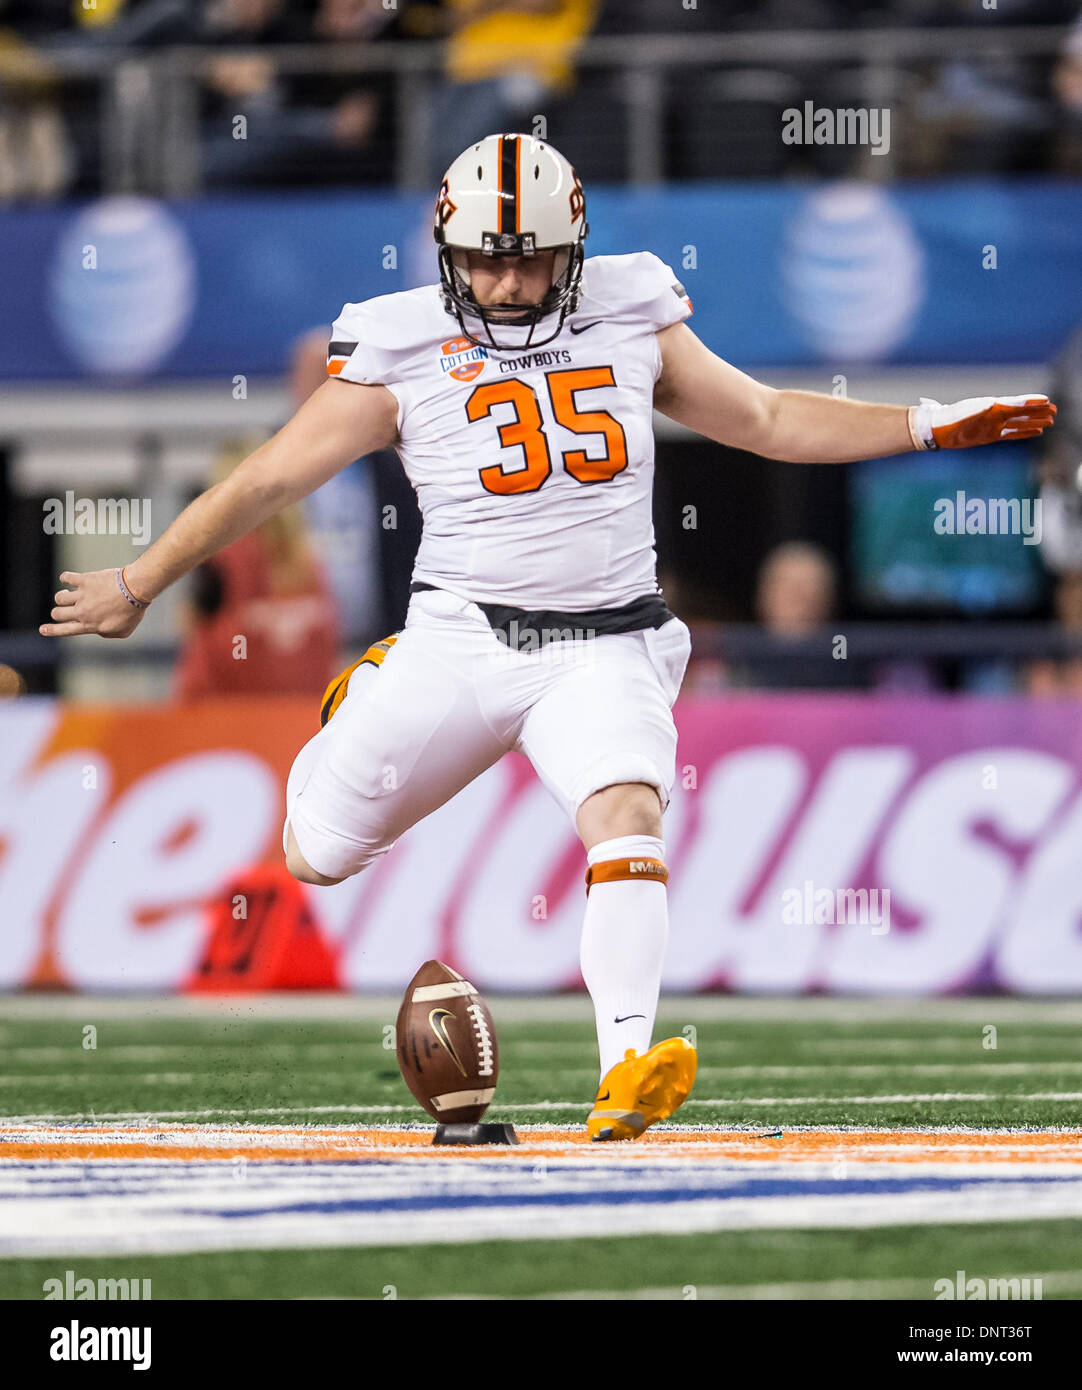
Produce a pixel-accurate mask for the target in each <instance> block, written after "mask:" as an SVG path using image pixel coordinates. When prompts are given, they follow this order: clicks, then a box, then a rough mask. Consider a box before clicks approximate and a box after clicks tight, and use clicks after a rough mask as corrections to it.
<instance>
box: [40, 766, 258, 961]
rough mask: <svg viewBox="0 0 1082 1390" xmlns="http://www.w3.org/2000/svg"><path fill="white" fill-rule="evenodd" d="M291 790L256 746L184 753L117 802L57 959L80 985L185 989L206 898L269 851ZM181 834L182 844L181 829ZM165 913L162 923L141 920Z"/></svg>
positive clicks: (81, 879)
mask: <svg viewBox="0 0 1082 1390" xmlns="http://www.w3.org/2000/svg"><path fill="white" fill-rule="evenodd" d="M280 805H281V788H280V787H279V786H278V782H277V779H276V778H275V777H274V775H273V774H272V772H271V770H270V768H269V767H267V765H266V764H265V763H264V762H263V761H262V759H260V758H256V757H253V756H252V754H250V753H242V752H238V751H236V750H230V751H228V752H222V753H199V754H195V755H194V756H192V757H186V758H178V759H177V760H176V761H175V762H171V763H167V764H166V765H165V766H164V767H160V768H156V769H155V770H154V771H153V772H151V773H148V774H147V775H146V776H145V777H143V778H141V779H140V780H139V781H138V782H136V784H135V785H134V786H133V787H132V788H130V790H128V791H126V792H125V793H124V795H123V796H122V797H121V798H120V800H119V802H118V803H117V804H116V806H115V807H113V809H112V811H111V812H110V815H109V817H108V820H107V822H106V823H105V824H104V825H103V827H102V830H101V833H100V834H99V835H98V837H97V839H96V840H95V841H94V844H93V845H92V847H91V849H90V852H89V854H88V855H87V858H86V861H85V863H84V864H83V865H82V868H81V869H80V872H79V875H78V878H77V880H76V881H75V883H74V884H73V885H72V889H71V892H70V893H69V894H68V896H67V898H66V900H65V902H64V907H63V910H62V911H61V914H60V918H59V920H58V923H57V937H56V950H57V959H58V961H59V963H60V965H61V968H62V969H63V971H64V974H65V976H66V977H67V978H68V979H69V980H70V981H71V983H72V984H73V985H75V987H76V988H78V989H92V988H94V987H95V986H98V987H100V986H101V984H102V983H103V982H105V983H108V984H112V985H114V986H122V987H123V988H125V989H169V988H175V987H176V986H177V985H178V984H179V983H180V982H181V980H182V979H183V978H184V977H185V976H186V975H187V974H188V972H189V971H190V970H191V969H192V968H193V967H194V965H195V961H196V955H197V953H198V951H199V948H200V947H201V945H202V942H203V930H204V917H205V914H204V913H203V911H202V910H201V907H200V906H199V900H200V899H201V898H203V897H205V896H206V895H208V894H209V893H211V892H212V891H213V890H214V889H216V888H220V887H221V884H222V880H223V878H224V877H225V876H226V875H227V874H229V873H230V872H232V871H233V870H234V869H236V868H238V867H240V866H242V865H244V864H246V863H249V862H250V861H251V860H252V859H254V858H257V857H258V856H259V855H260V854H262V852H263V849H264V846H265V845H266V844H267V840H268V837H269V836H270V835H271V833H272V831H273V827H274V824H275V823H276V822H277V820H278V816H279V809H280ZM178 835H179V836H180V837H181V838H180V843H176V844H174V843H173V842H172V841H173V837H177V836H178ZM148 911H149V912H152V913H155V914H157V913H161V914H163V915H162V916H161V917H160V918H157V919H156V920H155V925H154V930H153V931H148V930H147V928H146V926H145V925H141V923H140V915H141V914H143V913H145V912H148Z"/></svg>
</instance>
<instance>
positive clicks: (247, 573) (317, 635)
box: [177, 440, 339, 700]
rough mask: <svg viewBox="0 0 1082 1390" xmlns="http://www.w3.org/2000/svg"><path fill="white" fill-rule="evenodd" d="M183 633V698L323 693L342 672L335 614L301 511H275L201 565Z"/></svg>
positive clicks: (227, 462)
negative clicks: (185, 630)
mask: <svg viewBox="0 0 1082 1390" xmlns="http://www.w3.org/2000/svg"><path fill="white" fill-rule="evenodd" d="M256 442H258V441H256ZM253 447H254V445H253V442H252V441H250V440H248V441H241V442H238V443H237V444H236V445H234V446H232V447H230V448H227V449H225V450H224V451H223V452H222V454H221V455H220V456H219V457H218V459H217V461H216V463H215V465H214V469H213V472H212V477H211V482H212V483H219V482H221V481H222V480H223V479H225V478H226V477H228V476H229V474H230V473H231V472H232V471H233V469H234V468H235V467H236V466H237V464H239V463H240V462H241V461H242V460H243V459H244V458H246V457H247V455H248V454H249V453H250V452H251V450H252V448H253ZM187 625H188V628H189V631H188V634H187V637H186V639H185V641H184V645H183V650H182V653H181V659H180V666H179V669H178V671H177V694H178V696H179V698H180V699H185V700H191V699H197V698H199V697H201V696H208V695H235V694H245V695H253V694H258V695H292V694H308V695H315V696H319V695H322V693H323V691H324V689H325V687H326V686H327V684H328V682H329V681H330V679H331V677H332V676H333V675H334V673H335V671H336V670H337V668H338V656H339V651H338V615H337V612H336V608H335V604H334V601H333V598H332V597H331V593H330V590H329V588H328V585H327V583H326V581H325V580H324V578H323V574H322V572H321V569H320V565H319V563H318V561H317V560H316V557H315V555H314V553H313V551H312V548H311V546H310V544H309V541H308V536H307V531H306V528H305V524H304V514H303V512H302V511H301V510H300V508H298V507H290V508H288V509H287V510H286V511H284V512H279V513H278V514H277V515H276V516H273V517H271V518H270V519H269V520H268V521H265V522H264V523H263V525H262V526H260V527H258V528H257V529H256V530H255V531H252V532H251V533H250V534H249V535H247V536H244V537H243V538H242V539H241V540H239V541H235V542H234V543H233V544H232V545H230V546H227V547H226V549H225V550H222V551H220V552H219V553H218V554H217V555H215V556H214V557H213V559H211V560H208V561H206V562H205V563H204V564H202V565H200V566H199V568H198V569H197V570H196V571H195V572H194V574H193V576H192V585H191V598H190V601H189V609H188V615H187Z"/></svg>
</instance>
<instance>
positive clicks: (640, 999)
mask: <svg viewBox="0 0 1082 1390" xmlns="http://www.w3.org/2000/svg"><path fill="white" fill-rule="evenodd" d="M635 858H643V859H660V860H662V862H664V859H665V845H664V842H663V841H661V840H657V839H654V838H653V836H650V835H622V836H620V838H619V839H615V840H604V841H603V842H602V843H601V844H599V845H595V846H594V847H593V849H592V850H590V851H589V853H588V854H587V856H586V859H587V863H589V864H591V865H593V864H600V863H602V862H603V861H605V860H608V859H635ZM668 939H669V912H668V903H667V894H666V889H665V884H664V883H660V882H659V881H658V880H657V879H643V880H636V879H620V880H617V881H616V882H614V883H594V884H593V885H592V886H591V888H590V893H589V896H588V897H587V899H586V916H585V918H584V919H583V923H582V945H581V949H580V954H579V962H580V966H581V969H582V978H583V980H584V981H585V982H586V988H587V989H588V990H589V991H590V997H591V998H592V999H593V1001H594V1015H595V1018H596V1021H597V1046H598V1052H599V1054H600V1058H601V1075H602V1076H604V1075H605V1073H606V1072H607V1071H609V1069H610V1068H612V1067H614V1066H615V1065H616V1063H617V1062H622V1061H623V1060H624V1053H625V1052H626V1050H627V1049H628V1048H629V1047H633V1048H634V1049H635V1051H636V1052H637V1053H639V1055H640V1056H641V1055H642V1054H643V1053H644V1052H646V1051H647V1050H648V1049H649V1047H650V1038H651V1035H652V1034H653V1031H654V1015H655V1013H656V1012H657V998H658V992H659V990H660V988H661V969H662V966H663V964H664V961H665V947H666V944H667V942H668Z"/></svg>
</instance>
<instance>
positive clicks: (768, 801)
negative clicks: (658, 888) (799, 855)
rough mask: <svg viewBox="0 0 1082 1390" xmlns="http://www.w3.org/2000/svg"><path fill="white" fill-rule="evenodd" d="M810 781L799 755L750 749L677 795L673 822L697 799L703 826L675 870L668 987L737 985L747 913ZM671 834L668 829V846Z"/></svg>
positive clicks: (724, 761)
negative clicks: (683, 805) (682, 805)
mask: <svg viewBox="0 0 1082 1390" xmlns="http://www.w3.org/2000/svg"><path fill="white" fill-rule="evenodd" d="M807 781H808V772H807V766H806V764H805V761H804V759H803V758H802V757H801V756H800V755H799V754H798V753H797V752H796V751H795V749H792V748H778V747H773V746H767V747H762V748H747V749H741V750H740V751H739V752H737V753H730V754H729V755H728V756H727V757H725V758H721V759H719V760H718V762H716V763H715V764H714V766H713V767H712V768H711V769H710V771H709V773H708V774H704V780H703V781H702V783H701V784H700V787H699V790H698V791H695V792H686V793H685V792H682V793H680V794H679V796H674V798H673V803H672V807H670V810H669V811H667V812H666V814H665V819H666V821H668V818H669V815H670V814H671V811H672V808H673V807H675V806H676V805H677V802H678V801H686V800H687V799H688V798H689V797H691V796H694V797H695V798H696V805H697V807H698V812H699V825H698V828H697V831H696V833H695V836H694V838H693V839H691V840H690V842H689V845H688V848H687V852H686V853H685V854H684V855H683V856H682V857H681V859H680V860H679V862H676V861H673V862H670V865H669V867H670V869H671V870H672V872H671V873H670V875H669V922H670V930H669V949H668V954H667V955H666V959H665V983H666V985H667V987H668V988H669V989H697V988H700V987H701V986H702V985H703V984H705V983H710V984H718V983H726V984H728V983H729V982H730V975H731V971H732V970H733V966H734V959H735V958H736V956H737V954H738V952H739V951H740V949H741V947H742V933H744V931H745V927H744V921H745V919H744V918H742V917H741V916H740V912H741V910H742V908H743V906H744V903H745V901H746V899H747V897H748V895H749V894H750V893H751V892H752V890H753V888H754V887H755V884H756V880H757V878H758V877H759V876H760V875H761V873H762V867H763V865H764V863H766V862H767V861H768V856H769V855H770V853H771V851H772V849H773V847H774V846H775V845H776V844H777V843H778V841H779V839H780V837H781V836H782V834H783V833H784V831H785V827H786V825H787V824H788V823H789V820H790V817H791V816H792V815H793V813H794V812H795V810H796V808H797V805H798V804H799V801H800V798H801V796H802V795H803V792H804V789H805V787H806V785H807ZM667 836H668V830H667V828H666V848H667V847H668V839H667ZM719 904H731V905H732V906H731V910H728V911H723V910H719Z"/></svg>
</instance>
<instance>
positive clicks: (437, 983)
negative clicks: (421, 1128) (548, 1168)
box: [397, 960, 500, 1124]
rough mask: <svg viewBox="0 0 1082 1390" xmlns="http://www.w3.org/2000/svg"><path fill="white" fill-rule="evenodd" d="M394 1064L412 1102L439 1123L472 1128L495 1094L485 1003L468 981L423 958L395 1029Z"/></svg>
mask: <svg viewBox="0 0 1082 1390" xmlns="http://www.w3.org/2000/svg"><path fill="white" fill-rule="evenodd" d="M397 1045H398V1065H399V1067H400V1068H401V1070H402V1078H403V1080H404V1081H405V1083H406V1085H407V1086H408V1087H409V1088H410V1090H411V1091H412V1093H413V1095H414V1098H415V1099H416V1100H417V1102H418V1104H420V1105H421V1106H423V1107H424V1109H425V1110H427V1111H428V1113H429V1114H430V1115H431V1116H432V1118H433V1119H434V1120H439V1121H440V1123H441V1124H475V1123H476V1122H477V1121H478V1120H479V1119H480V1118H481V1116H482V1115H483V1114H484V1113H485V1111H486V1110H487V1109H488V1106H489V1103H490V1102H491V1100H492V1097H493V1095H494V1094H495V1091H496V1078H497V1076H498V1074H499V1066H500V1062H499V1050H498V1048H497V1045H496V1030H495V1028H494V1027H493V1025H492V1015H491V1014H490V1013H489V1011H488V1005H487V1004H486V1003H485V1001H484V1000H483V999H482V998H481V996H480V995H479V994H478V993H477V991H476V990H475V989H474V987H473V985H471V984H470V982H469V981H468V980H464V979H463V978H462V976H461V975H459V974H458V972H457V971H454V970H452V969H451V968H450V966H447V965H444V964H443V963H442V962H441V961H438V960H426V961H425V963H424V965H422V966H421V968H420V970H418V971H417V974H416V975H414V977H413V979H412V980H411V981H410V983H409V988H408V989H407V990H406V995H405V998H404V999H403V1000H402V1007H401V1008H400V1009H399V1011H398V1025H397Z"/></svg>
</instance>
